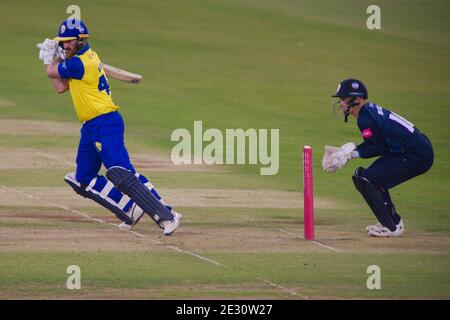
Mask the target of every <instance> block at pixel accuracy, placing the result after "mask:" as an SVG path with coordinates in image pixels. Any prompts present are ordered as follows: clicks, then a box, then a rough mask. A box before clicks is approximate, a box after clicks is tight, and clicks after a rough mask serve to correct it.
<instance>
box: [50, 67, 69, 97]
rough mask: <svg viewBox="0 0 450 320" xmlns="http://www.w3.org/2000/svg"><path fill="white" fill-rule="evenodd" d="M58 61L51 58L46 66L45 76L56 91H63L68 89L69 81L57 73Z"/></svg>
mask: <svg viewBox="0 0 450 320" xmlns="http://www.w3.org/2000/svg"><path fill="white" fill-rule="evenodd" d="M58 63H59V61H58V60H57V59H55V60H53V61H52V62H51V63H50V64H49V65H47V66H46V70H47V76H48V78H49V79H50V83H51V84H52V87H53V88H54V89H55V91H56V92H58V93H64V92H66V91H67V90H69V83H68V82H67V80H65V79H61V76H60V75H59V73H58Z"/></svg>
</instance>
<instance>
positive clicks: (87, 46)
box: [77, 43, 91, 56]
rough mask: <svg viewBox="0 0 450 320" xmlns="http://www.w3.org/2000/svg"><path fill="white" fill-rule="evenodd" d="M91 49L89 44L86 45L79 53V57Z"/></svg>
mask: <svg viewBox="0 0 450 320" xmlns="http://www.w3.org/2000/svg"><path fill="white" fill-rule="evenodd" d="M90 48H91V47H90V46H89V43H86V45H85V46H84V48H83V49H81V50H78V51H77V55H78V56H81V55H82V54H83V53H85V52H86V51H88V50H89V49H90Z"/></svg>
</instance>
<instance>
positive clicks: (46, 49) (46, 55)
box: [36, 39, 57, 65]
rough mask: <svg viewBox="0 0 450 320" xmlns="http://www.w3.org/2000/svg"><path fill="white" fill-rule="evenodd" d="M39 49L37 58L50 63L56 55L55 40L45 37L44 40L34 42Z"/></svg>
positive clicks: (46, 63)
mask: <svg viewBox="0 0 450 320" xmlns="http://www.w3.org/2000/svg"><path fill="white" fill-rule="evenodd" d="M36 47H38V48H39V49H40V51H39V59H40V60H42V61H44V64H45V65H48V64H50V63H51V62H52V61H53V59H54V57H55V56H56V50H57V42H56V41H54V40H50V39H45V40H44V42H42V43H38V44H36Z"/></svg>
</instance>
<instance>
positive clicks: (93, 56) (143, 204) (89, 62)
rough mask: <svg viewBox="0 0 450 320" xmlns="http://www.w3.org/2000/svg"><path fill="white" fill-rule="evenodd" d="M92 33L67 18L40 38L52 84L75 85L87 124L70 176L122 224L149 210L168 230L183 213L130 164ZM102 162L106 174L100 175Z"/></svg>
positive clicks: (73, 93)
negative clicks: (54, 33)
mask: <svg viewBox="0 0 450 320" xmlns="http://www.w3.org/2000/svg"><path fill="white" fill-rule="evenodd" d="M88 38H89V32H88V29H87V27H86V25H85V24H84V23H83V21H81V20H77V19H68V20H65V21H63V22H62V23H61V25H60V27H59V29H58V36H57V37H56V38H54V39H53V40H50V39H46V40H45V41H44V42H43V43H39V44H37V47H38V48H39V49H40V52H39V58H40V59H41V60H43V62H44V65H45V69H46V72H47V76H48V78H49V79H50V82H51V84H52V86H53V88H54V89H55V90H56V92H58V93H64V92H66V91H67V90H69V91H70V94H71V96H72V101H73V104H74V106H75V111H76V114H77V116H78V119H79V120H80V122H82V124H83V125H82V127H81V137H80V142H79V145H78V153H77V157H76V164H77V166H76V172H71V173H69V174H67V175H66V176H65V181H66V182H67V183H68V184H69V185H70V186H71V187H72V188H73V190H75V192H76V193H78V194H79V195H81V196H83V197H85V198H89V199H92V200H94V201H95V202H97V203H98V204H100V205H101V206H103V207H105V208H106V209H108V210H109V211H111V212H112V213H114V214H115V215H116V216H117V218H119V219H120V220H121V223H120V224H119V228H120V229H126V230H129V229H131V228H132V227H133V226H134V225H135V224H136V223H137V222H138V221H139V219H141V217H142V216H143V214H144V213H146V214H148V215H149V216H150V217H151V218H152V219H153V220H154V221H155V223H156V224H157V225H158V226H159V227H160V228H161V229H163V232H164V235H166V236H169V235H171V234H172V233H173V232H174V231H175V230H176V229H177V228H178V227H179V226H180V221H181V218H182V216H181V214H179V213H177V212H176V211H175V210H174V209H173V208H172V207H170V206H168V205H166V204H165V203H164V202H163V201H162V199H161V197H160V196H159V194H158V192H157V191H156V190H155V188H154V187H153V185H152V184H151V183H150V182H149V181H148V179H147V178H146V177H145V176H143V175H142V174H139V173H137V172H136V170H135V169H134V167H133V165H132V164H131V162H130V157H129V155H128V152H127V149H126V147H125V143H124V129H125V128H124V122H123V119H122V117H121V115H120V113H119V111H118V110H119V107H118V106H117V105H115V104H114V102H113V100H112V90H111V87H110V85H109V82H108V79H107V77H106V74H105V70H104V68H103V65H102V63H101V61H100V58H99V56H98V55H97V53H96V52H95V51H93V50H92V49H91V47H90V45H89V43H88V42H87V40H88ZM102 164H103V165H104V166H105V168H106V177H105V176H103V175H99V171H100V169H101V166H102Z"/></svg>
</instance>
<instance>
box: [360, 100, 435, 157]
mask: <svg viewBox="0 0 450 320" xmlns="http://www.w3.org/2000/svg"><path fill="white" fill-rule="evenodd" d="M358 127H359V129H360V130H361V133H362V136H363V138H364V142H363V143H361V144H360V145H359V146H358V147H357V148H356V150H357V151H358V153H359V155H360V157H361V158H372V157H376V156H385V157H395V156H400V155H404V154H408V153H421V150H422V149H427V146H428V145H429V141H428V139H427V138H426V137H425V136H424V135H423V134H421V133H420V131H419V129H417V128H416V127H415V126H414V125H413V124H412V123H411V122H409V121H408V120H406V119H404V118H402V117H401V116H399V115H397V114H396V113H394V112H391V111H389V110H387V109H385V108H382V107H381V106H379V105H376V104H374V103H371V102H367V103H366V104H365V105H364V106H363V107H362V108H361V110H360V112H359V115H358Z"/></svg>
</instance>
